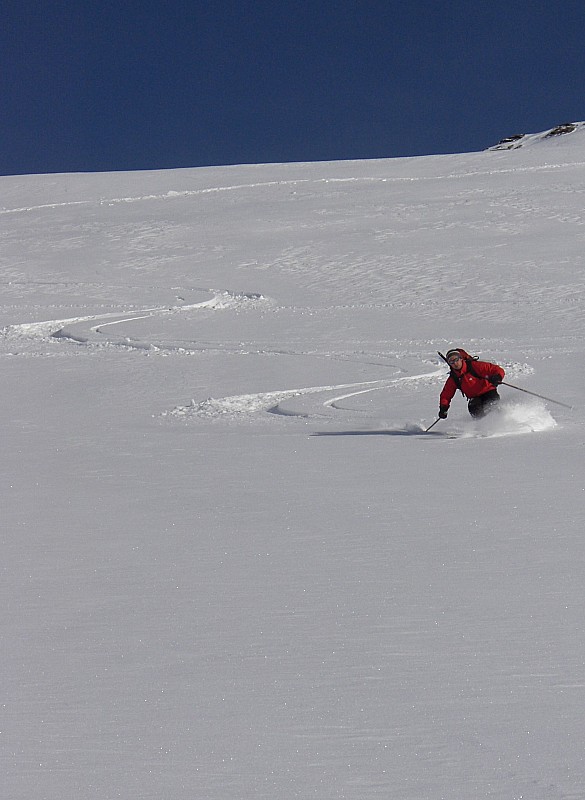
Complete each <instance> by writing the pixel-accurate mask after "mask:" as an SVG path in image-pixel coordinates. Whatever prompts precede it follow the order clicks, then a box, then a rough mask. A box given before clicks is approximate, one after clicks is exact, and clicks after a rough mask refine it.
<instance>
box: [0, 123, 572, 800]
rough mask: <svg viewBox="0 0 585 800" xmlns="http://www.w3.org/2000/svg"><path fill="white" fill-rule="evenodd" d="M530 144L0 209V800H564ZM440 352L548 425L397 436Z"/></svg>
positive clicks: (178, 178) (565, 332) (543, 187)
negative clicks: (502, 382) (499, 383)
mask: <svg viewBox="0 0 585 800" xmlns="http://www.w3.org/2000/svg"><path fill="white" fill-rule="evenodd" d="M530 141H531V146H530V147H526V148H518V149H512V150H510V151H499V152H498V151H486V152H482V153H472V154H465V155H452V156H431V157H425V158H409V159H393V160H378V161H355V162H336V163H311V164H282V165H277V164H274V165H258V166H240V167H225V168H204V169H192V170H170V171H162V172H139V173H118V174H79V175H41V176H26V177H22V176H19V177H4V178H1V179H0V237H1V248H0V268H1V272H0V276H1V282H0V310H1V323H0V324H1V326H2V330H1V331H0V369H1V375H2V380H1V382H0V398H1V409H2V415H1V423H0V424H1V427H2V439H1V441H2V460H1V469H2V475H1V492H2V496H1V508H2V604H1V609H2V624H1V634H2V650H1V652H2V657H1V658H2V662H1V663H2V678H3V679H2V687H3V690H2V695H3V699H2V704H1V725H0V731H1V733H0V745H1V748H2V750H1V754H2V773H3V779H2V788H0V797H2V798H6V800H90V798H99V800H110V799H111V798H124V799H125V800H245V798H262V799H263V800H264V799H265V800H293V798H294V799H296V798H301V799H302V800H308V798H317V799H318V800H338V799H339V798H344V800H374V799H378V798H384V799H385V800H387V799H388V798H392V799H394V798H396V800H440V799H442V798H444V799H445V800H479V799H480V798H497V800H520V798H524V799H526V800H528V799H529V800H582V799H583V798H584V797H585V747H584V742H585V713H584V708H585V621H584V620H585V617H584V609H585V541H584V530H585V475H584V452H585V451H584V446H585V426H584V416H583V408H582V407H583V395H584V392H585V375H584V371H583V362H584V356H585V306H584V303H585V281H584V273H585V126H584V125H583V124H579V125H577V126H576V129H575V130H574V132H572V133H570V134H568V135H565V136H559V137H549V138H547V137H546V136H537V135H534V136H533V137H532V138H531V140H530ZM454 345H461V346H463V347H465V348H466V349H468V350H469V351H470V352H473V353H474V354H478V355H480V357H481V358H482V359H486V360H492V361H496V362H498V363H501V364H502V365H503V366H504V368H505V369H506V373H507V374H506V380H507V381H508V382H510V383H512V384H514V385H515V386H519V387H521V388H523V389H526V390H529V391H531V392H536V393H537V394H543V395H544V396H545V397H547V398H551V399H557V400H559V401H561V402H563V403H565V404H566V405H569V406H573V407H574V408H573V410H569V409H567V408H564V407H563V406H559V405H555V404H554V403H551V402H550V401H544V400H539V399H538V398H535V397H534V396H532V395H527V394H526V393H522V392H520V391H518V390H517V389H513V388H510V387H506V386H504V387H502V388H501V390H500V392H501V395H502V403H501V406H500V408H499V409H498V410H497V412H494V414H493V415H492V416H490V417H487V418H486V419H485V420H481V421H479V422H474V421H473V420H471V418H470V417H469V416H468V414H467V411H466V406H465V403H464V401H463V399H462V398H461V396H460V395H458V396H457V397H456V398H455V399H454V401H453V404H452V407H451V411H450V414H449V418H448V419H447V420H445V421H441V422H439V423H438V424H437V425H436V426H435V427H434V428H433V430H432V431H431V432H429V433H428V434H427V435H425V434H424V433H423V431H424V429H425V428H426V427H428V426H429V425H430V424H431V423H432V422H433V421H434V420H435V419H436V413H437V409H438V397H439V392H440V389H441V387H442V385H443V382H444V380H445V378H446V374H447V369H446V367H445V365H444V364H443V363H442V362H441V361H440V359H439V357H438V356H437V351H438V350H441V351H443V352H444V351H445V349H446V348H448V347H450V346H454Z"/></svg>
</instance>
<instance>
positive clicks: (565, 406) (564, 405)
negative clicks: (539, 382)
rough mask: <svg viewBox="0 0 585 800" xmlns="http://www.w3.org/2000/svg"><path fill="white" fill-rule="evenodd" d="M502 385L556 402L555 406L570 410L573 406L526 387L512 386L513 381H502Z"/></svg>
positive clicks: (549, 401)
mask: <svg viewBox="0 0 585 800" xmlns="http://www.w3.org/2000/svg"><path fill="white" fill-rule="evenodd" d="M502 386H509V387H510V389H518V391H519V392H524V393H525V394H531V395H532V396H533V397H539V398H540V399H541V400H546V401H547V402H548V403H556V405H557V406H562V407H563V408H569V409H570V410H571V411H572V410H573V408H574V406H569V405H567V403H561V401H560V400H553V399H552V398H551V397H545V396H544V395H543V394H537V393H536V392H529V391H528V389H522V388H521V387H520V386H514V384H513V383H507V382H506V381H502Z"/></svg>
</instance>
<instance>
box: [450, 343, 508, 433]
mask: <svg viewBox="0 0 585 800" xmlns="http://www.w3.org/2000/svg"><path fill="white" fill-rule="evenodd" d="M445 360H446V362H447V364H448V365H449V366H450V367H451V372H450V374H449V377H448V378H447V381H446V382H445V385H444V386H443V390H442V392H441V397H440V399H439V417H440V418H441V419H447V413H448V411H449V406H450V405H451V400H452V399H453V396H454V395H455V392H456V391H457V389H460V390H461V393H462V394H463V395H464V396H465V397H466V398H467V399H468V401H469V402H468V404H467V408H468V410H469V413H470V414H471V416H472V417H476V418H477V417H483V416H485V415H486V414H487V413H488V411H490V410H491V409H492V408H493V406H494V405H495V404H496V403H498V402H499V400H500V395H499V394H498V390H497V387H498V386H499V385H500V383H501V382H502V381H503V379H504V375H505V374H506V373H505V372H504V370H503V369H502V367H500V366H498V365H497V364H490V363H489V362H488V361H478V360H477V357H475V358H474V357H473V356H470V355H469V353H467V352H466V351H465V350H463V349H462V348H461V347H455V348H452V349H451V350H448V351H447V355H446V356H445Z"/></svg>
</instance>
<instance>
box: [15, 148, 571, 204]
mask: <svg viewBox="0 0 585 800" xmlns="http://www.w3.org/2000/svg"><path fill="white" fill-rule="evenodd" d="M584 166H585V162H572V161H569V162H560V163H555V164H544V165H542V164H540V165H531V166H523V167H509V168H505V169H484V170H481V169H478V170H467V171H460V172H452V173H448V174H446V175H444V174H442V175H437V176H435V175H431V176H429V175H419V176H398V177H389V176H388V177H387V176H383V177H379V176H359V177H353V176H345V177H344V176H339V177H333V176H331V177H326V178H295V179H291V180H276V181H257V182H253V183H242V184H234V185H228V186H208V187H202V188H199V189H181V190H169V191H167V192H163V193H161V194H146V195H136V196H128V197H110V198H100V199H99V200H69V201H66V202H61V203H40V204H39V205H29V206H20V207H15V208H0V216H2V215H7V214H24V213H29V212H31V211H45V210H54V209H62V208H71V207H74V206H78V207H80V206H95V205H98V206H104V205H105V206H108V205H111V206H114V205H118V204H123V203H141V202H149V201H166V200H177V199H182V198H188V197H197V196H200V195H206V194H217V193H221V192H237V191H243V190H250V189H264V188H269V187H274V186H283V187H287V186H291V187H294V186H301V185H311V184H313V185H323V184H344V183H392V184H400V183H405V184H412V183H419V182H436V181H444V180H460V179H461V178H477V177H482V176H492V175H506V174H521V173H538V172H550V171H551V170H562V169H575V168H578V167H584Z"/></svg>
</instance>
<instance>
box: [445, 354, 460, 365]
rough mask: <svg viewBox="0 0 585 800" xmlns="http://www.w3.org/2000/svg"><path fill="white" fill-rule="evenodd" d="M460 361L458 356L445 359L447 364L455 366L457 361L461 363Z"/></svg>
mask: <svg viewBox="0 0 585 800" xmlns="http://www.w3.org/2000/svg"><path fill="white" fill-rule="evenodd" d="M461 360H462V358H461V356H460V355H456V356H449V358H448V359H447V364H456V363H457V361H461Z"/></svg>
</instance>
